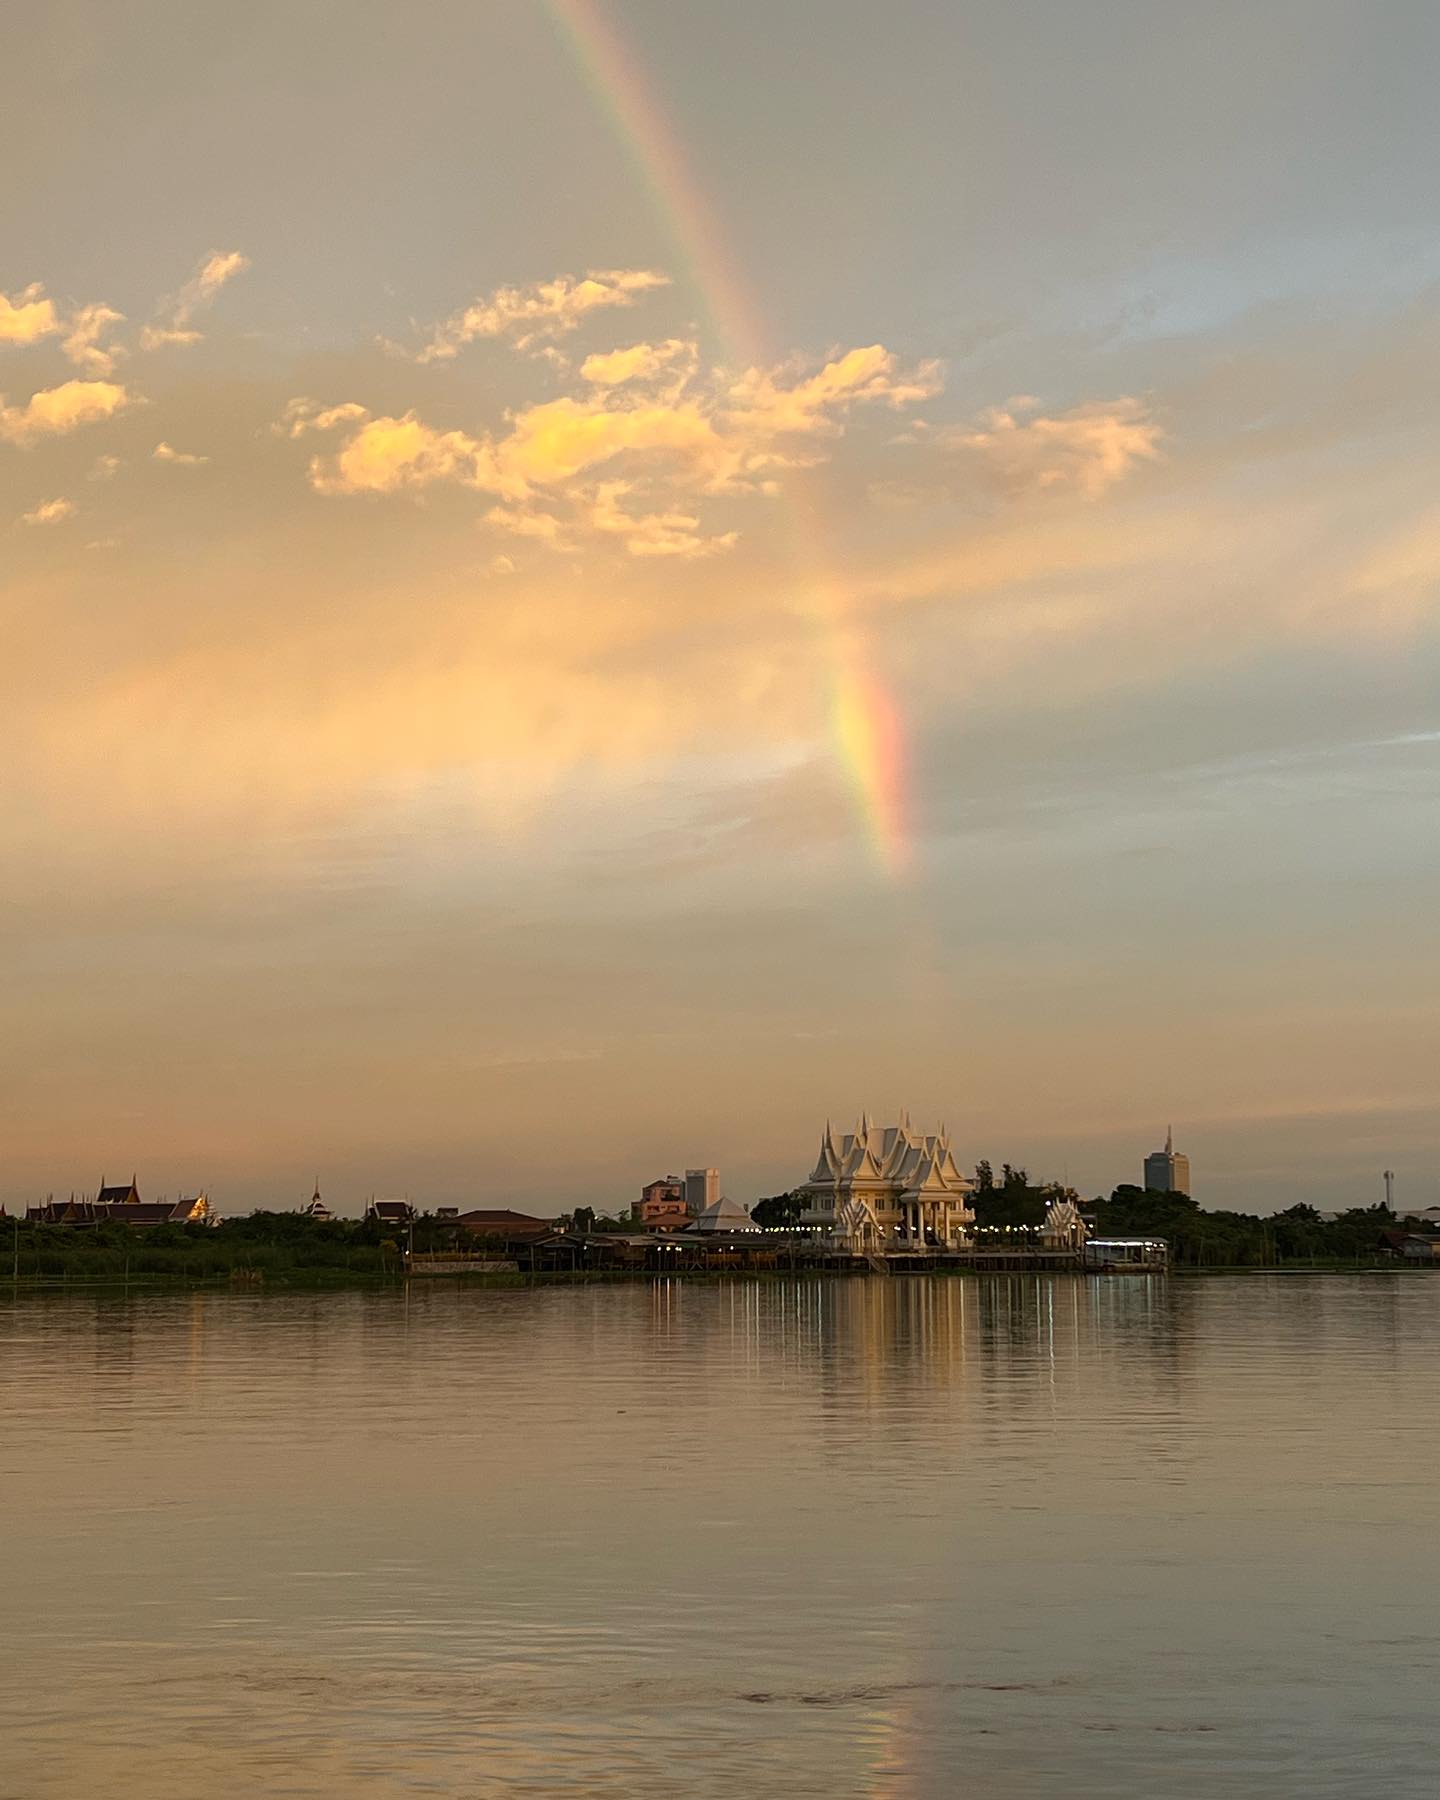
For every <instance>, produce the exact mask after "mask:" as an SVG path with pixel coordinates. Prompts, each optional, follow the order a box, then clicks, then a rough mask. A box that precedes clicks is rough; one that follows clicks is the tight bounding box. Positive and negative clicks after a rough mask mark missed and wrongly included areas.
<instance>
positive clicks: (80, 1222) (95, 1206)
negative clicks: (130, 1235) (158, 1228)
mask: <svg viewBox="0 0 1440 1800" xmlns="http://www.w3.org/2000/svg"><path fill="white" fill-rule="evenodd" d="M25 1217H26V1219H27V1221H28V1222H29V1223H30V1224H32V1225H70V1226H74V1227H82V1226H87V1225H125V1226H128V1227H129V1228H130V1229H131V1230H132V1231H144V1230H147V1229H149V1228H150V1227H152V1226H155V1225H213V1224H215V1223H216V1222H217V1221H216V1218H215V1214H214V1213H213V1211H212V1210H211V1207H210V1202H209V1200H208V1199H207V1198H206V1196H205V1195H204V1194H193V1195H191V1196H189V1197H188V1198H182V1199H179V1200H142V1199H141V1198H140V1189H139V1187H138V1186H137V1185H136V1182H135V1178H134V1176H133V1175H132V1176H131V1178H130V1182H129V1185H128V1186H125V1187H107V1186H106V1185H105V1182H104V1181H103V1180H102V1181H101V1183H100V1191H99V1193H98V1194H97V1195H96V1196H95V1198H94V1199H93V1200H87V1199H84V1198H81V1199H77V1198H76V1197H75V1195H74V1194H72V1195H71V1196H70V1198H69V1199H68V1200H47V1201H45V1202H44V1204H43V1205H40V1206H31V1207H27V1208H26V1211H25Z"/></svg>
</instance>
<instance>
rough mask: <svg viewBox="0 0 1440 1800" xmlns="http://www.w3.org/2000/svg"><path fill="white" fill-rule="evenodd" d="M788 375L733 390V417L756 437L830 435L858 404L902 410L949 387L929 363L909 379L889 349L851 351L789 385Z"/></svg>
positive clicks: (763, 372)
mask: <svg viewBox="0 0 1440 1800" xmlns="http://www.w3.org/2000/svg"><path fill="white" fill-rule="evenodd" d="M790 372H794V371H793V368H792V369H791V370H786V369H783V368H782V369H750V370H748V371H747V372H746V373H745V374H744V375H743V376H741V378H740V379H739V380H738V381H737V382H736V383H735V384H734V385H733V386H732V387H731V389H730V403H731V412H732V417H733V418H734V420H735V421H736V422H737V424H738V425H739V426H740V427H741V428H742V429H744V430H745V431H747V432H749V433H750V434H752V435H760V436H767V437H768V436H778V435H783V434H786V433H802V434H803V433H810V432H817V431H820V432H828V431H835V430H837V429H838V425H837V422H836V418H835V415H836V414H837V413H841V414H843V413H844V412H846V411H848V409H849V408H850V407H851V406H852V405H854V404H855V403H856V402H857V401H880V402H883V403H884V404H885V405H887V406H891V407H895V408H897V409H898V408H900V407H903V406H913V405H914V404H915V403H916V402H917V401H921V400H930V399H933V398H934V396H935V395H936V394H938V393H939V392H940V390H941V388H942V387H943V385H944V380H943V371H942V368H941V365H940V364H939V363H938V362H924V363H921V364H920V365H919V366H918V367H917V368H915V369H914V370H912V371H910V372H909V373H908V374H906V373H903V372H902V371H901V370H900V367H899V360H898V358H897V357H896V356H895V355H894V354H893V353H892V352H891V351H889V350H887V349H886V348H885V346H884V345H883V344H868V345H866V346H865V347H864V348H860V349H855V350H847V351H845V352H844V354H843V355H841V356H836V357H833V358H832V359H831V360H830V361H829V362H827V363H826V364H825V366H824V367H823V368H821V369H819V370H817V371H816V372H815V374H813V375H809V376H802V377H800V378H799V379H797V380H795V381H792V382H790V383H789V384H788V385H787V384H786V383H785V382H784V381H783V379H782V377H783V376H784V374H786V373H790Z"/></svg>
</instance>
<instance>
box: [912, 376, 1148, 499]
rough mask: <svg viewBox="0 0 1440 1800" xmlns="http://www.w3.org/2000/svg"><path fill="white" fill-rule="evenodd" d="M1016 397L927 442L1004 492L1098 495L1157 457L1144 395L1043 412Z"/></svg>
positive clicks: (1027, 399)
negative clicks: (1142, 396)
mask: <svg viewBox="0 0 1440 1800" xmlns="http://www.w3.org/2000/svg"><path fill="white" fill-rule="evenodd" d="M1038 406H1039V402H1038V401H1037V400H1034V399H1032V398H1030V397H1029V396H1021V397H1019V398H1017V399H1014V400H1011V401H1009V402H1007V404H1006V405H1005V406H1003V407H1002V406H997V407H991V408H990V409H989V410H988V411H987V412H985V413H982V414H981V416H980V419H979V421H978V422H977V423H976V424H975V425H972V426H968V427H961V428H959V429H956V430H952V431H945V432H937V433H935V434H934V437H933V439H932V441H933V442H934V443H936V444H937V445H938V446H939V447H940V449H941V450H942V451H943V452H944V453H945V454H946V455H947V456H949V457H951V458H953V459H955V460H956V463H957V466H958V467H959V469H960V470H961V471H963V472H964V473H966V474H971V473H973V474H974V475H975V476H976V477H977V478H978V479H980V480H981V481H984V482H987V483H988V484H990V485H991V486H993V487H998V488H999V489H1001V490H1002V491H1003V492H1005V493H1007V494H1015V495H1019V494H1025V493H1057V492H1058V493H1073V494H1079V495H1081V496H1082V497H1083V498H1085V499H1087V500H1098V499H1099V498H1100V497H1101V495H1103V494H1104V493H1106V492H1107V491H1108V490H1109V489H1110V488H1112V487H1114V486H1115V484H1116V483H1117V482H1118V481H1121V480H1123V479H1124V478H1125V476H1126V475H1128V474H1129V473H1130V472H1131V470H1132V469H1133V468H1134V467H1135V465H1136V464H1137V463H1141V462H1155V461H1157V460H1158V459H1159V457H1160V454H1161V451H1160V441H1161V438H1162V436H1163V432H1162V429H1161V427H1160V425H1159V424H1158V423H1157V422H1156V420H1155V419H1153V418H1152V417H1151V416H1150V413H1149V409H1148V408H1147V406H1146V404H1145V402H1144V401H1142V400H1137V399H1134V398H1132V397H1130V396H1128V395H1122V396H1121V398H1119V399H1118V400H1096V401H1091V402H1089V403H1088V404H1086V405H1084V406H1075V407H1072V408H1071V409H1070V410H1069V411H1068V412H1062V413H1055V414H1053V415H1049V416H1047V415H1046V414H1044V413H1041V412H1039V411H1038V410H1037V408H1038Z"/></svg>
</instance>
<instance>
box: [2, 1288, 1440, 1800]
mask: <svg viewBox="0 0 1440 1800" xmlns="http://www.w3.org/2000/svg"><path fill="white" fill-rule="evenodd" d="M1437 1321H1440V1281H1436V1280H1432V1279H1429V1278H1426V1277H1424V1276H1404V1275H1397V1276H1394V1277H1380V1278H1377V1277H1355V1278H1349V1277H1323V1276H1322V1277H1285V1278H1280V1277H1276V1278H1261V1277H1248V1278H1237V1279H1233V1280H1230V1279H1224V1280H1212V1281H1205V1282H1186V1281H1179V1280H1172V1281H1169V1282H1166V1281H1164V1280H1161V1279H1154V1278H1145V1277H1132V1278H1112V1279H1108V1280H1107V1279H1098V1280H1090V1281H1077V1280H1070V1279H1057V1280H1048V1279H1038V1280H1037V1279H1022V1278H1014V1279H994V1280H984V1281H975V1280H963V1279H945V1278H938V1279H933V1280H932V1279H926V1278H913V1279H910V1278H906V1279H894V1280H888V1281H887V1280H881V1279H867V1280H849V1281H845V1280H841V1281H794V1282H782V1281H765V1282H736V1283H733V1284H723V1285H703V1284H688V1285H687V1284H681V1283H663V1282H662V1283H656V1284H654V1285H653V1286H647V1285H621V1286H613V1287H584V1288H555V1289H543V1290H507V1291H499V1292H489V1293H480V1292H465V1291H457V1290H456V1289H454V1288H451V1287H439V1288H435V1289H430V1290H425V1289H421V1290H419V1291H412V1292H410V1293H409V1294H408V1295H406V1294H402V1293H397V1292H385V1293H364V1294H360V1293H357V1294H343V1295H313V1296H312V1295H301V1296H283V1297H282V1296H265V1295H243V1296H232V1295H228V1294H223V1295H222V1294H200V1295H185V1296H164V1297H154V1296H151V1297H132V1298H129V1299H121V1298H95V1297H85V1296H72V1297H64V1298H25V1297H21V1298H19V1299H17V1300H14V1301H13V1302H11V1303H9V1304H8V1305H0V1433H3V1434H0V1483H3V1490H0V1492H3V1505H4V1517H5V1520H6V1527H7V1529H6V1535H5V1538H4V1540H3V1550H0V1555H3V1567H4V1569H5V1583H4V1593H5V1599H6V1618H7V1630H6V1633H5V1640H4V1641H5V1643H6V1646H7V1649H8V1653H9V1654H8V1656H7V1659H6V1664H5V1672H4V1673H5V1683H4V1688H3V1699H0V1710H3V1722H4V1727H5V1730H4V1739H3V1743H4V1750H3V1762H0V1800H22V1797H23V1800H58V1797H59V1796H65V1797H66V1800H69V1797H70V1796H73V1795H76V1794H80V1793H85V1792H89V1791H92V1790H94V1791H97V1792H102V1793H105V1794H108V1795H113V1796H117V1797H119V1800H129V1797H130V1796H135V1797H137V1800H138V1797H140V1796H144V1797H145V1800H170V1797H171V1796H173V1797H175V1800H181V1797H182V1796H183V1797H184V1800H212V1797H215V1800H218V1797H220V1796H226V1797H228V1796H231V1795H235V1794H238V1793H245V1794H247V1795H262V1796H270V1795H276V1796H279V1795H285V1796H312V1795H325V1796H346V1797H348V1796H352V1795H353V1796H360V1797H363V1800H370V1797H376V1796H390V1795H424V1794H438V1795H448V1796H467V1797H469V1796H474V1797H477V1800H479V1797H484V1800H489V1797H490V1796H500V1795H535V1796H550V1795H556V1796H559V1795H569V1796H578V1795H583V1796H620V1795H638V1796H650V1795H655V1796H660V1795H666V1796H669V1795H677V1794H684V1795H697V1796H710V1795H721V1794H724V1795H726V1796H734V1795H735V1794H737V1793H739V1794H743V1795H769V1794H776V1795H781V1794H783V1795H824V1796H826V1800H837V1797H838V1796H846V1795H872V1796H890V1797H895V1800H929V1797H931V1796H935V1797H937V1800H938V1797H940V1796H946V1797H949V1796H957V1795H958V1796H966V1795H972V1794H973V1795H982V1794H983V1795H985V1796H986V1797H987V1800H1010V1797H1012V1796H1014V1797H1016V1800H1022V1797H1023V1800H1031V1797H1032V1796H1045V1797H1048V1796H1052V1795H1053V1796H1056V1797H1059V1796H1066V1797H1067V1800H1069V1797H1073V1796H1097V1797H1098V1796H1105V1797H1107V1800H1111V1797H1116V1796H1120V1797H1129V1796H1135V1797H1136V1800H1139V1797H1141V1796H1144V1797H1145V1800H1150V1797H1152V1796H1160V1795H1163V1796H1171V1797H1174V1800H1202V1797H1203V1800H1226V1797H1228V1796H1241V1795H1243V1796H1247V1797H1249V1796H1255V1795H1260V1794H1264V1795H1267V1796H1275V1795H1279V1796H1296V1797H1299V1796H1304V1797H1305V1800H1316V1797H1323V1796H1330V1795H1344V1796H1356V1797H1359V1796H1365V1797H1366V1800H1370V1797H1371V1796H1373V1795H1375V1794H1378V1793H1382V1792H1383V1793H1384V1794H1386V1795H1387V1796H1410V1795H1415V1796H1420V1795H1422V1794H1423V1795H1426V1796H1429V1795H1431V1794H1433V1793H1434V1792H1435V1788H1436V1783H1435V1777H1434V1773H1433V1766H1432V1757H1431V1753H1430V1750H1429V1743H1430V1738H1431V1721H1432V1718H1433V1714H1434V1705H1435V1695H1436V1693H1437V1689H1440V1637H1437V1625H1436V1620H1437V1608H1436V1601H1437V1598H1440V1595H1437V1586H1440V1581H1437V1576H1436V1573H1435V1565H1436V1562H1437V1558H1436V1555H1435V1553H1434V1549H1433V1547H1432V1545H1431V1544H1430V1542H1429V1541H1428V1538H1429V1532H1430V1527H1431V1516H1432V1487H1433V1474H1434V1466H1435V1463H1434V1452H1433V1444H1432V1425H1433V1406H1432V1403H1431V1400H1430V1389H1431V1384H1432V1379H1433V1370H1434V1368H1435V1367H1436V1363H1437V1350H1440V1325H1437Z"/></svg>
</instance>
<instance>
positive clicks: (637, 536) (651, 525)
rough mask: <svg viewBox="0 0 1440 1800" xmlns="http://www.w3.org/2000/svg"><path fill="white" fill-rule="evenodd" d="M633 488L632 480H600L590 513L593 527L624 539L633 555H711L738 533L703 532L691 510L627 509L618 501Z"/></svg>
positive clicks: (687, 556) (725, 547)
mask: <svg viewBox="0 0 1440 1800" xmlns="http://www.w3.org/2000/svg"><path fill="white" fill-rule="evenodd" d="M634 491H635V490H634V484H633V483H631V482H628V481H602V482H601V483H600V484H599V486H598V487H597V488H596V490H595V497H594V499H593V501H592V502H591V506H590V515H589V517H590V523H591V525H593V526H594V528H595V530H596V531H599V532H602V533H604V534H606V535H607V536H611V537H618V538H621V539H623V540H624V543H625V548H626V549H627V550H628V551H629V552H630V554H631V555H632V556H679V557H686V558H692V557H697V556H714V555H715V554H716V552H717V551H720V550H728V549H729V548H730V547H731V545H732V544H734V542H735V540H736V536H737V533H735V532H733V531H726V532H722V533H718V534H716V535H715V536H712V537H706V536H704V535H703V534H702V533H701V532H700V529H699V526H700V521H699V519H698V518H696V517H695V516H694V515H693V514H690V513H682V512H658V513H638V514H637V513H629V512H626V511H625V510H624V508H623V507H622V506H621V504H620V502H621V501H622V500H623V499H624V498H625V497H626V496H627V495H629V494H632V493H633V492H634Z"/></svg>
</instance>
